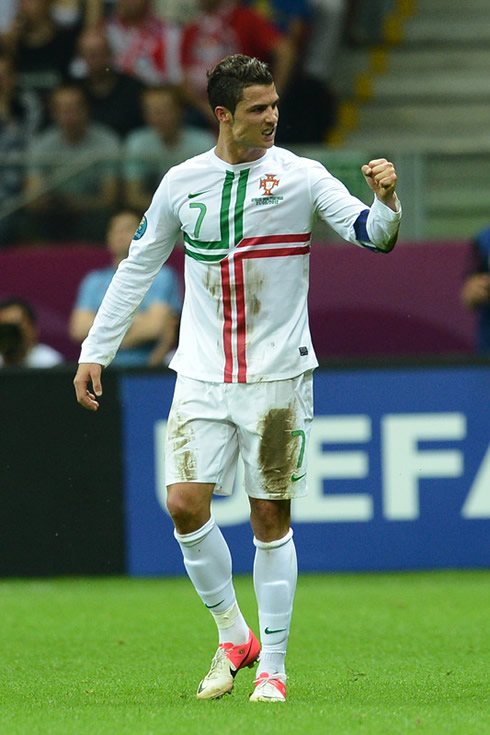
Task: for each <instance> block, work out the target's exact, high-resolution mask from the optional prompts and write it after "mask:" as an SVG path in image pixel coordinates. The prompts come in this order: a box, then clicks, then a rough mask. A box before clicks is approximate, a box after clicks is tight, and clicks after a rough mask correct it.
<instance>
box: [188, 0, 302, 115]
mask: <svg viewBox="0 0 490 735" xmlns="http://www.w3.org/2000/svg"><path fill="white" fill-rule="evenodd" d="M199 8H200V13H199V15H198V17H197V18H196V19H195V21H194V22H193V23H190V24H189V25H187V26H186V27H185V29H184V33H183V39H182V65H183V90H184V94H185V96H186V101H187V103H188V104H190V105H192V106H193V107H194V108H195V110H196V111H197V117H196V122H199V123H200V124H201V125H203V124H207V125H209V126H210V127H212V128H214V127H215V126H216V119H215V117H214V113H213V112H212V110H211V109H210V107H209V103H208V101H207V96H206V85H207V77H206V72H207V70H208V69H211V68H213V66H214V65H215V64H217V63H218V62H219V61H220V60H221V59H223V58H224V57H225V56H229V55H231V54H236V53H240V54H246V55H248V56H256V57H257V58H259V59H261V60H262V61H268V62H270V63H271V65H272V69H273V74H274V78H275V80H276V88H277V90H278V92H279V94H281V95H282V94H283V93H284V91H285V90H286V88H287V85H288V82H289V80H290V76H291V72H292V69H293V64H294V60H295V50H294V46H293V44H292V43H291V40H290V39H289V38H288V36H285V35H284V34H282V33H281V32H280V31H279V29H278V28H277V27H276V26H275V25H274V24H273V23H271V22H270V21H269V20H267V19H266V18H264V17H263V16H261V15H259V13H257V11H255V10H254V9H253V8H249V7H246V6H245V5H243V4H242V3H241V2H239V1H238V0H199Z"/></svg>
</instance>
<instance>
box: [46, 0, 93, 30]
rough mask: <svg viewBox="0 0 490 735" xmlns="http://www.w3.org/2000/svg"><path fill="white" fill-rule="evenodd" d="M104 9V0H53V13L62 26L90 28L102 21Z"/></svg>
mask: <svg viewBox="0 0 490 735" xmlns="http://www.w3.org/2000/svg"><path fill="white" fill-rule="evenodd" d="M103 11H104V3H103V2H102V0H53V6H52V8H51V15H52V16H53V18H54V19H55V21H56V22H57V23H59V25H61V26H67V27H68V28H71V27H74V26H75V27H77V28H81V27H82V26H83V27H85V28H90V27H94V26H96V25H97V23H99V22H100V20H101V18H102V15H103Z"/></svg>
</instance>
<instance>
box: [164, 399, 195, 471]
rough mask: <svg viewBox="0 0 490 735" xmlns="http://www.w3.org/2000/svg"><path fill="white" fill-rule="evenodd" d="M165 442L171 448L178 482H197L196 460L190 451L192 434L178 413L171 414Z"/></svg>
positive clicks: (192, 439) (192, 442) (192, 441)
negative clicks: (178, 478)
mask: <svg viewBox="0 0 490 735" xmlns="http://www.w3.org/2000/svg"><path fill="white" fill-rule="evenodd" d="M167 441H168V443H169V444H170V446H171V448H172V455H173V457H174V462H175V467H176V469H177V472H178V474H179V476H180V482H195V481H196V480H197V460H196V457H195V455H194V452H193V450H192V445H193V444H194V432H193V431H192V429H191V428H190V426H189V425H188V423H187V422H186V421H185V419H183V418H182V417H181V416H180V415H179V413H178V412H173V413H172V415H171V416H170V418H169V422H168V426H167Z"/></svg>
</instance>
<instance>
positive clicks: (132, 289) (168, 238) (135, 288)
mask: <svg viewBox="0 0 490 735" xmlns="http://www.w3.org/2000/svg"><path fill="white" fill-rule="evenodd" d="M179 230H180V221H179V219H178V216H177V214H176V213H175V212H174V211H173V208H172V206H171V203H170V196H169V181H168V175H167V176H165V177H164V178H163V180H162V182H161V184H160V186H159V187H158V189H157V191H156V192H155V195H154V197H153V200H152V203H151V204H150V207H149V209H148V211H147V212H146V214H145V216H144V217H143V219H142V220H141V223H140V225H139V227H138V230H137V232H136V234H135V236H134V239H133V241H132V243H131V246H130V248H129V255H128V257H127V258H126V259H125V260H123V261H122V263H120V265H119V267H118V269H117V271H116V273H115V274H114V277H113V279H112V281H111V284H110V286H109V288H108V289H107V292H106V294H105V296H104V299H103V301H102V304H101V305H100V308H99V310H98V312H97V315H96V317H95V320H94V323H93V325H92V327H91V329H90V332H89V333H88V336H87V338H86V339H85V341H84V342H83V343H82V349H81V353H80V359H79V362H95V363H98V364H100V365H103V366H104V367H105V366H107V365H108V364H109V363H110V362H111V361H112V360H113V359H114V356H115V354H116V352H117V350H118V348H119V345H120V344H121V341H122V339H123V337H124V335H125V334H126V332H127V330H128V329H129V326H130V325H131V322H132V320H133V317H134V314H135V312H136V310H137V309H138V307H139V305H140V304H141V302H142V300H143V298H144V297H145V294H146V293H147V291H148V289H149V288H150V286H151V284H152V283H153V281H154V280H155V278H156V276H157V274H158V273H159V271H160V269H161V267H162V265H163V264H164V262H165V261H166V260H167V258H168V257H169V255H170V253H171V252H172V250H173V247H174V244H175V240H176V238H177V235H178V232H179Z"/></svg>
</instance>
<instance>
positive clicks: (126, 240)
mask: <svg viewBox="0 0 490 735" xmlns="http://www.w3.org/2000/svg"><path fill="white" fill-rule="evenodd" d="M139 219H140V218H139V215H137V214H136V213H135V212H132V211H129V210H123V211H121V212H119V213H118V214H116V215H114V216H113V217H112V219H111V221H110V224H109V228H108V231H107V248H108V250H109V252H110V254H111V257H112V265H110V266H108V267H107V268H101V269H98V270H95V271H92V272H90V273H88V274H87V275H86V276H85V278H84V279H83V280H82V283H81V284H80V288H79V291H78V296H77V299H76V302H75V306H74V309H73V312H72V315H71V319H70V337H71V338H72V339H73V340H74V341H75V342H78V343H81V342H82V341H83V340H84V339H85V337H86V336H87V334H88V332H89V329H90V327H91V326H92V323H93V321H94V318H95V314H96V313H97V309H98V308H99V306H100V304H101V302H102V299H103V297H104V294H105V292H106V291H107V288H108V286H109V284H110V282H111V280H112V277H113V275H114V273H115V272H116V269H117V266H118V265H119V263H120V262H121V261H122V260H124V258H126V256H127V254H128V252H129V246H130V244H131V240H132V238H133V235H134V234H135V232H136V229H137V227H138V224H139ZM180 309H181V299H180V294H179V288H178V282H177V277H176V275H175V272H174V271H173V269H172V268H171V267H170V266H167V265H164V266H163V268H162V269H161V270H160V272H159V273H158V274H157V277H156V279H155V281H154V282H153V284H152V286H151V287H150V289H149V291H148V292H147V294H146V296H145V298H144V299H143V302H142V303H141V306H140V307H139V310H138V312H137V313H136V316H135V317H134V321H133V324H132V326H131V328H130V329H129V331H128V332H127V333H126V336H125V337H124V339H123V341H122V344H121V346H120V348H119V351H118V353H117V355H116V357H115V358H114V361H113V363H112V364H113V365H115V366H117V367H131V366H138V365H139V366H141V365H162V364H164V363H165V362H166V360H165V357H166V356H168V357H170V355H169V353H170V350H171V349H172V347H173V346H174V343H175V341H176V334H177V324H178V316H179V314H180Z"/></svg>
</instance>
